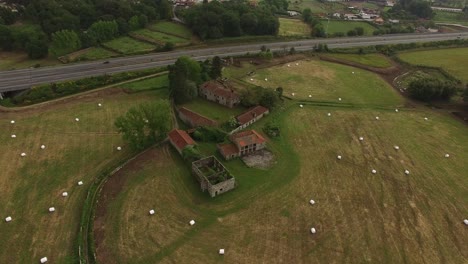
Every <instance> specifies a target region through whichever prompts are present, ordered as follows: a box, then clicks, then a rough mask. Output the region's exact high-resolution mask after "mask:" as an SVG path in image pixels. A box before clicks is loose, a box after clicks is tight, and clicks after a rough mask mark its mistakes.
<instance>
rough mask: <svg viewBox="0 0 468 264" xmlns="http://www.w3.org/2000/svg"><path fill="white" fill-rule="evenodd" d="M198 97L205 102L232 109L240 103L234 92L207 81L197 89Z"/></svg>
mask: <svg viewBox="0 0 468 264" xmlns="http://www.w3.org/2000/svg"><path fill="white" fill-rule="evenodd" d="M198 95H199V96H200V97H202V98H204V99H206V100H209V101H213V102H216V103H218V104H221V105H224V106H227V107H229V108H232V107H234V106H236V105H237V104H239V103H240V96H239V94H237V93H236V92H235V91H234V90H232V89H230V88H227V87H225V86H224V85H222V84H221V83H219V82H217V81H208V82H206V83H204V84H202V85H201V86H200V88H199V91H198Z"/></svg>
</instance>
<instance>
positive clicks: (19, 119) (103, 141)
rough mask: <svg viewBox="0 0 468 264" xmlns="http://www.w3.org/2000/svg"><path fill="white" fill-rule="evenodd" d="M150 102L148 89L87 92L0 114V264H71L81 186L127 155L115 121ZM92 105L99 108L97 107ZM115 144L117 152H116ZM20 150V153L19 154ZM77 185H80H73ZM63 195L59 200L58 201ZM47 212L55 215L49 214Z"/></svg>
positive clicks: (82, 196)
mask: <svg viewBox="0 0 468 264" xmlns="http://www.w3.org/2000/svg"><path fill="white" fill-rule="evenodd" d="M154 98H159V96H158V94H157V93H155V92H153V91H150V92H144V93H136V94H132V95H128V94H125V93H116V94H115V95H108V96H103V97H101V96H96V95H94V96H87V97H85V98H82V99H75V100H74V101H73V102H69V103H66V104H64V103H60V104H54V105H52V106H50V105H48V106H46V107H45V108H41V107H39V106H35V107H34V108H33V110H27V111H19V112H11V113H10V112H4V113H2V114H1V115H0V123H1V124H2V125H1V127H2V128H1V129H0V141H1V142H2V144H1V145H0V168H2V173H0V192H1V194H2V195H1V196H0V212H1V214H2V216H1V217H2V222H1V223H0V236H1V237H2V239H1V240H0V259H1V260H2V261H1V262H4V263H36V262H37V263H39V259H40V258H42V257H45V256H46V257H47V258H48V259H49V261H51V262H53V263H76V262H77V245H76V243H77V234H78V230H79V221H80V216H81V210H82V205H83V202H84V200H85V198H86V193H87V189H88V187H89V186H90V185H91V182H92V181H93V179H94V177H96V176H97V174H98V173H99V171H101V170H102V169H104V168H106V167H107V166H110V165H111V164H113V163H115V162H116V161H118V160H121V159H123V158H125V157H127V156H128V155H129V154H130V151H129V149H128V147H127V146H126V145H125V144H124V143H123V142H122V139H121V136H120V135H119V134H118V133H117V132H116V129H115V128H114V119H115V118H116V117H117V116H119V115H122V114H124V113H125V111H126V110H127V109H128V108H129V107H131V106H134V105H136V104H138V103H141V102H146V101H149V100H154ZM98 103H102V104H103V106H102V107H101V108H98V106H97V104H98ZM76 117H78V118H79V119H80V121H79V122H76V121H75V118H76ZM10 120H15V121H16V123H15V124H10ZM12 134H15V135H16V136H17V137H16V138H11V135H12ZM42 144H44V145H45V146H46V148H45V149H44V150H41V149H40V146H41V145H42ZM117 146H122V147H123V150H122V151H120V152H119V151H117V150H116V147H117ZM22 152H25V153H26V154H27V156H26V157H20V153H22ZM80 180H81V181H83V182H84V185H83V186H78V185H77V182H78V181H80ZM64 191H66V192H68V197H66V198H64V197H62V196H61V194H62V192H64ZM49 207H55V208H56V212H54V213H49V212H48V208H49ZM7 216H11V217H12V218H13V221H12V222H11V223H5V222H4V221H3V219H5V217H7Z"/></svg>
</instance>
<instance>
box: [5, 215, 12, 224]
mask: <svg viewBox="0 0 468 264" xmlns="http://www.w3.org/2000/svg"><path fill="white" fill-rule="evenodd" d="M11 220H13V218H11V216H7V217H6V218H5V222H7V223H8V222H11Z"/></svg>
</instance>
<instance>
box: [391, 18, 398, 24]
mask: <svg viewBox="0 0 468 264" xmlns="http://www.w3.org/2000/svg"><path fill="white" fill-rule="evenodd" d="M388 22H390V23H392V24H398V23H400V20H398V19H389V20H388Z"/></svg>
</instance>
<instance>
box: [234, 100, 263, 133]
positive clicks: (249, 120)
mask: <svg viewBox="0 0 468 264" xmlns="http://www.w3.org/2000/svg"><path fill="white" fill-rule="evenodd" d="M269 113H270V111H269V110H268V108H266V107H263V106H261V105H258V106H255V107H253V108H251V109H249V110H248V111H247V112H245V113H242V114H240V115H238V116H237V117H236V120H237V123H239V127H240V129H244V128H246V127H248V126H249V125H251V124H253V123H255V122H256V121H257V120H259V119H261V118H262V117H263V116H264V115H267V114H269Z"/></svg>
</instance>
